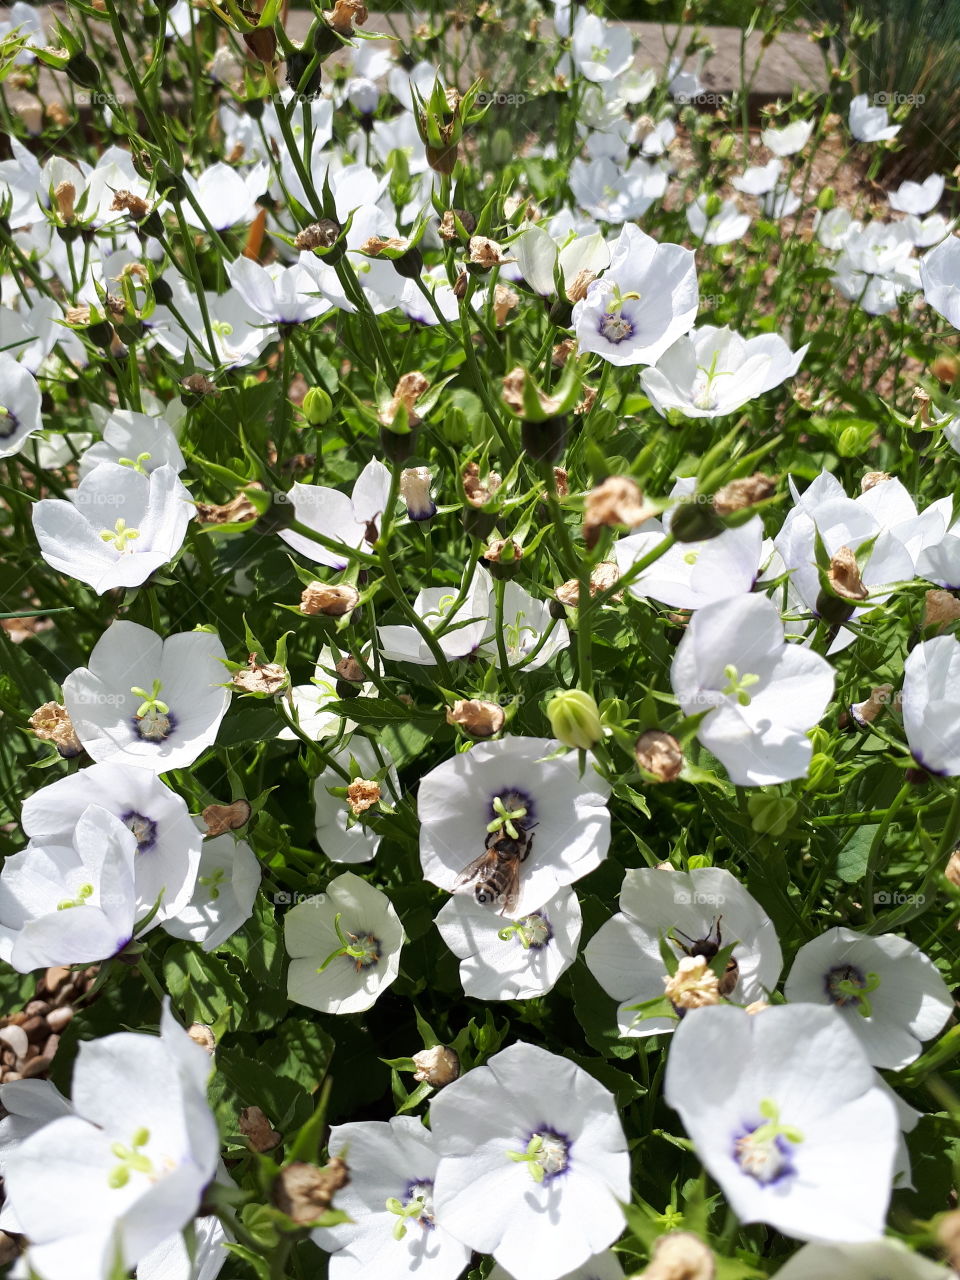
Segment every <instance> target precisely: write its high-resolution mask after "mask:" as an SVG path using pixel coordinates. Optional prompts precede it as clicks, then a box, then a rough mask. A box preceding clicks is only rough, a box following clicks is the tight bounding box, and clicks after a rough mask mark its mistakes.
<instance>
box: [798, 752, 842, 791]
mask: <svg viewBox="0 0 960 1280" xmlns="http://www.w3.org/2000/svg"><path fill="white" fill-rule="evenodd" d="M836 774H837V766H836V763H835V761H834V760H833V759H832V758H831V757H830V756H828V755H825V754H824V753H823V752H822V751H818V752H817V753H816V754H815V755H814V756H813V758H812V759H811V761H810V769H809V771H808V773H807V785H806V787H805V790H807V791H829V790H830V788H831V787H832V786H833V780H834V778H835V777H836Z"/></svg>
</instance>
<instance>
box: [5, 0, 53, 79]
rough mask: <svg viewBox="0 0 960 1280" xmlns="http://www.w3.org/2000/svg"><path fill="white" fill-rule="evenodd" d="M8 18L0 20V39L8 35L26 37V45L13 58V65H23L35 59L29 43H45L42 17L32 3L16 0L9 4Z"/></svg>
mask: <svg viewBox="0 0 960 1280" xmlns="http://www.w3.org/2000/svg"><path fill="white" fill-rule="evenodd" d="M8 12H9V15H10V16H9V19H8V20H7V21H4V22H0V40H2V39H6V38H7V37H8V36H18V37H20V38H21V39H26V42H27V43H26V45H25V46H24V48H23V49H21V50H20V52H19V53H18V54H17V55H16V56H15V57H14V58H13V64H14V66H24V65H26V64H27V63H29V62H35V61H36V54H35V53H34V52H33V50H32V48H31V45H34V44H39V45H44V44H46V42H47V40H46V36H45V35H44V31H43V18H42V16H41V11H40V10H38V9H36V8H34V6H33V5H32V4H24V3H23V0H16V3H15V4H12V5H11V6H10V9H9V10H8Z"/></svg>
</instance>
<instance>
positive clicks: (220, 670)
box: [63, 620, 230, 773]
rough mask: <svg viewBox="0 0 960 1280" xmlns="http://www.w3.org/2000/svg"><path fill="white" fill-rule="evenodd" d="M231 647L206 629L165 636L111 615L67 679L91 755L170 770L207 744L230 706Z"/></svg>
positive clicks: (69, 704)
mask: <svg viewBox="0 0 960 1280" xmlns="http://www.w3.org/2000/svg"><path fill="white" fill-rule="evenodd" d="M226 656H227V654H226V650H225V649H224V647H223V645H222V644H221V643H220V638H219V636H216V635H213V634H212V633H211V632H209V631H181V632H179V633H178V634H177V635H173V636H168V637H167V639H166V640H163V639H161V637H160V636H158V635H157V633H156V632H155V631H151V630H150V628H149V627H142V626H140V624H139V623H136V622H127V621H125V620H121V621H119V622H114V623H113V624H112V625H111V626H109V627H108V628H107V630H106V631H105V632H104V633H103V635H102V636H101V637H100V639H99V640H98V641H97V643H96V645H95V646H94V649H93V652H92V653H91V655H90V665H89V667H78V668H77V669H76V670H75V671H71V672H70V674H69V675H68V676H67V678H66V679H65V680H64V682H63V700H64V704H65V706H66V708H67V710H68V712H69V713H70V719H71V720H72V721H73V727H74V729H75V730H76V734H77V737H78V738H79V739H80V741H81V742H82V743H83V745H84V747H85V748H86V749H87V752H88V753H89V755H91V756H92V757H93V759H94V760H98V761H102V760H114V761H116V762H117V763H118V764H130V765H134V766H136V767H137V768H139V769H151V770H153V772H154V773H165V772H166V771H167V770H168V769H183V768H186V766H187V765H190V764H193V762H194V760H196V758H197V757H198V756H199V755H200V754H201V752H203V751H204V750H206V748H207V747H209V746H210V745H211V744H212V743H213V742H214V740H215V739H216V736H217V731H218V730H219V728H220V721H221V720H222V719H223V717H224V716H225V715H226V713H227V707H228V706H229V705H230V690H229V689H227V688H225V687H224V681H225V677H226V670H225V668H224V666H223V662H224V660H225V659H226Z"/></svg>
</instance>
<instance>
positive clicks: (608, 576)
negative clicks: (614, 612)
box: [554, 560, 623, 609]
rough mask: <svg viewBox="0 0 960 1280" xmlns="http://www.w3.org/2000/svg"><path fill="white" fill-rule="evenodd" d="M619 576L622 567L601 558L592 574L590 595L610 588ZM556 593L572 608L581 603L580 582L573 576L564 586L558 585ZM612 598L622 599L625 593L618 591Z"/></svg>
mask: <svg viewBox="0 0 960 1280" xmlns="http://www.w3.org/2000/svg"><path fill="white" fill-rule="evenodd" d="M619 577H620V569H619V567H618V566H617V565H616V564H615V563H614V561H613V560H601V561H600V563H599V564H598V565H597V566H596V567H595V568H594V570H593V572H592V573H591V574H590V595H591V596H595V595H596V594H597V592H598V591H606V590H608V589H609V588H610V587H612V586H613V584H614V583H615V582H616V581H617V579H618V578H619ZM554 594H555V595H556V597H557V599H558V600H559V601H560V603H561V604H565V605H567V606H568V607H569V608H571V609H576V608H577V606H578V605H579V604H580V583H579V582H578V581H577V579H576V578H571V579H570V581H569V582H565V583H564V584H563V586H561V587H557V590H556V592H555V593H554ZM612 598H613V599H614V600H622V599H623V594H622V593H621V592H617V593H616V594H615V595H614V596H613V597H612Z"/></svg>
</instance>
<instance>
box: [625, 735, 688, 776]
mask: <svg viewBox="0 0 960 1280" xmlns="http://www.w3.org/2000/svg"><path fill="white" fill-rule="evenodd" d="M634 754H635V756H636V758H637V764H638V765H639V766H640V768H641V769H643V770H645V772H647V773H649V774H650V775H651V776H652V777H653V779H654V781H655V782H674V781H676V779H677V778H679V777H680V773H681V771H682V769H683V751H682V750H681V748H680V743H679V742H678V741H677V740H676V738H675V737H674V736H673V734H672V733H665V732H664V731H663V730H662V729H648V730H647V731H646V733H641V735H640V737H639V738H638V739H637V741H636V745H635V747H634Z"/></svg>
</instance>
